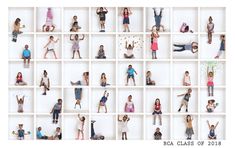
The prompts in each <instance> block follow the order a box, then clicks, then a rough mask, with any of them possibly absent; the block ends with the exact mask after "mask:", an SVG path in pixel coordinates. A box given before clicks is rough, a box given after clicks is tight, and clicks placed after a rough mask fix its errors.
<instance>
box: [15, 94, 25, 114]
mask: <svg viewBox="0 0 235 148" xmlns="http://www.w3.org/2000/svg"><path fill="white" fill-rule="evenodd" d="M16 101H17V104H18V110H17V112H18V113H23V112H24V96H23V97H21V98H19V96H18V95H16Z"/></svg>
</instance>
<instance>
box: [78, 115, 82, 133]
mask: <svg viewBox="0 0 235 148" xmlns="http://www.w3.org/2000/svg"><path fill="white" fill-rule="evenodd" d="M82 127H83V122H82V121H81V120H80V119H79V118H78V119H77V129H78V130H81V131H82V130H83V128H82Z"/></svg>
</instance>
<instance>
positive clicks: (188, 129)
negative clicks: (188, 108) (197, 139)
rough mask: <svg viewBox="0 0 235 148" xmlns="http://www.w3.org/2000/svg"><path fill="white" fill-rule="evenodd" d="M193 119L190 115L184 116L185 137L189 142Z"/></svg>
mask: <svg viewBox="0 0 235 148" xmlns="http://www.w3.org/2000/svg"><path fill="white" fill-rule="evenodd" d="M192 122H193V118H192V117H191V116H190V115H187V116H186V131H185V133H186V135H187V140H191V139H192V135H193V134H194V131H193V124H192Z"/></svg>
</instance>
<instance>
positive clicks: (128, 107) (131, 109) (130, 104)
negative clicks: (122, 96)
mask: <svg viewBox="0 0 235 148" xmlns="http://www.w3.org/2000/svg"><path fill="white" fill-rule="evenodd" d="M127 99H128V100H127V102H126V104H125V112H126V113H133V112H135V106H134V103H133V102H132V95H129V96H128V98H127Z"/></svg>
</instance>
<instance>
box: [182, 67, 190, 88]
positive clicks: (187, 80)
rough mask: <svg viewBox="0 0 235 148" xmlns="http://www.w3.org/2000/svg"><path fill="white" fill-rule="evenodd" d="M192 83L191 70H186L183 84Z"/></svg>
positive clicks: (188, 84)
mask: <svg viewBox="0 0 235 148" xmlns="http://www.w3.org/2000/svg"><path fill="white" fill-rule="evenodd" d="M190 85H191V79H190V76H189V72H188V71H185V73H184V78H183V86H190Z"/></svg>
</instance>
